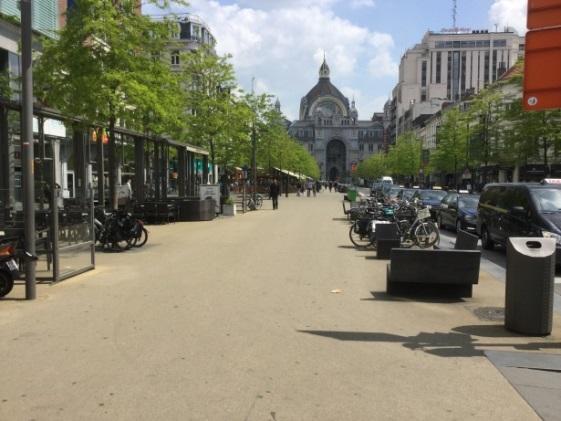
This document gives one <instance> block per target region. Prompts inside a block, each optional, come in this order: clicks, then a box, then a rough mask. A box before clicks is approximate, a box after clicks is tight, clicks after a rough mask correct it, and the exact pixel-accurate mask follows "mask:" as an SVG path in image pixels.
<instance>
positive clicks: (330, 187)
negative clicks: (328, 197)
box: [329, 181, 333, 193]
mask: <svg viewBox="0 0 561 421" xmlns="http://www.w3.org/2000/svg"><path fill="white" fill-rule="evenodd" d="M332 188H333V182H331V181H330V182H329V193H331V189H332Z"/></svg>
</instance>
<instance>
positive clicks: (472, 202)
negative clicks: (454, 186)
mask: <svg viewBox="0 0 561 421" xmlns="http://www.w3.org/2000/svg"><path fill="white" fill-rule="evenodd" d="M478 203H479V196H460V198H459V199H458V206H459V207H460V208H461V209H464V208H465V209H475V208H477V204H478Z"/></svg>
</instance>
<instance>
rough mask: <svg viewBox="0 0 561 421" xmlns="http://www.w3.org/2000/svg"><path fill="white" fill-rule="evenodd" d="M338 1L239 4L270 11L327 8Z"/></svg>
mask: <svg viewBox="0 0 561 421" xmlns="http://www.w3.org/2000/svg"><path fill="white" fill-rule="evenodd" d="M338 1H340V0H239V4H240V6H242V7H249V8H252V9H261V10H272V9H292V8H294V7H310V6H321V7H329V6H331V5H332V4H334V3H336V2H338ZM362 1H364V0H362ZM367 1H368V0H367Z"/></svg>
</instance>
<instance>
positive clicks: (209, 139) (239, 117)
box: [181, 48, 252, 179]
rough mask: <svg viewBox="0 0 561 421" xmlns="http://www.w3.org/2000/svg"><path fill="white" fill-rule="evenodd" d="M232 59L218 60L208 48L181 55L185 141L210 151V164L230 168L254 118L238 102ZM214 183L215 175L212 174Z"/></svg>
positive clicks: (239, 100)
mask: <svg viewBox="0 0 561 421" xmlns="http://www.w3.org/2000/svg"><path fill="white" fill-rule="evenodd" d="M229 58H230V57H229V56H218V55H216V54H214V53H213V52H212V51H211V50H210V49H208V48H199V49H198V50H195V51H192V52H189V53H187V54H184V55H182V58H181V61H182V63H183V71H182V83H183V85H184V86H185V88H186V89H185V92H186V94H185V108H186V109H187V110H188V111H187V113H186V115H185V121H186V125H187V129H186V132H185V134H184V137H185V138H186V139H189V140H190V141H192V142H194V143H195V144H198V145H201V146H204V147H207V148H209V153H210V160H211V162H213V163H217V164H222V165H225V164H228V161H229V160H230V158H229V157H228V156H227V155H228V154H229V153H234V155H237V152H238V151H234V150H233V149H235V144H233V143H232V142H233V140H234V139H236V140H241V139H242V138H243V136H241V133H239V132H238V131H239V130H242V131H246V130H247V127H248V125H249V122H250V121H251V118H252V112H251V108H248V107H247V105H246V104H245V105H244V104H243V102H244V100H243V99H239V98H236V96H235V95H234V93H235V90H236V86H237V84H236V78H235V74H234V68H233V66H232V65H231V64H230V63H229V61H228V60H229ZM213 176H214V179H216V178H215V174H213Z"/></svg>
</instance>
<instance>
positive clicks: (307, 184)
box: [306, 180, 314, 197]
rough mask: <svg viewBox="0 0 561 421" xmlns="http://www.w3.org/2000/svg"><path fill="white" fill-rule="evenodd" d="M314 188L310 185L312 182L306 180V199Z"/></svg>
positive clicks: (312, 184)
mask: <svg viewBox="0 0 561 421" xmlns="http://www.w3.org/2000/svg"><path fill="white" fill-rule="evenodd" d="M313 187H314V183H312V180H308V182H307V183H306V190H308V195H307V196H308V197H310V196H311V195H312V188H313Z"/></svg>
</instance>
